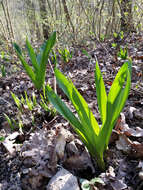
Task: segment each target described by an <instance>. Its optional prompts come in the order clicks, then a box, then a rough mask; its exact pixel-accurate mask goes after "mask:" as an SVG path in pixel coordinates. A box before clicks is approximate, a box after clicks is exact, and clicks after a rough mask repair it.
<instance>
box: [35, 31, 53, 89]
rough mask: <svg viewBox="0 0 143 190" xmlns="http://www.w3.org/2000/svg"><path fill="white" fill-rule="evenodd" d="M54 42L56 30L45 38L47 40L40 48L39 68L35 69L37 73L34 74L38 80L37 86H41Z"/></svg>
mask: <svg viewBox="0 0 143 190" xmlns="http://www.w3.org/2000/svg"><path fill="white" fill-rule="evenodd" d="M55 42H56V32H53V33H52V35H51V36H50V37H49V39H48V40H47V42H46V43H45V45H44V47H43V50H42V55H41V58H40V65H39V70H38V71H37V74H36V81H37V82H38V88H41V86H42V85H43V83H44V81H45V73H46V64H47V61H48V56H49V53H50V51H51V49H52V48H53V46H54V44H55Z"/></svg>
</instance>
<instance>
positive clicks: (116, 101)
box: [98, 61, 131, 152]
mask: <svg viewBox="0 0 143 190" xmlns="http://www.w3.org/2000/svg"><path fill="white" fill-rule="evenodd" d="M129 68H131V62H130V61H128V62H126V63H124V65H123V66H122V67H121V68H120V70H119V72H118V73H117V75H116V78H115V80H114V82H113V84H112V86H111V88H110V91H109V95H108V98H107V110H106V111H107V119H106V121H105V123H104V125H102V128H101V132H100V134H99V139H98V140H99V144H98V145H99V147H98V148H100V150H101V151H102V152H104V150H105V149H106V148H107V146H108V143H109V140H110V136H111V133H112V129H113V127H114V125H115V123H116V121H117V119H118V117H119V115H120V112H121V111H122V109H123V108H124V105H125V102H126V100H127V97H128V95H129V91H130V86H131V70H130V69H129ZM102 139H104V143H103V142H102Z"/></svg>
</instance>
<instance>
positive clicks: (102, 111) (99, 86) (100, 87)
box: [95, 63, 107, 124]
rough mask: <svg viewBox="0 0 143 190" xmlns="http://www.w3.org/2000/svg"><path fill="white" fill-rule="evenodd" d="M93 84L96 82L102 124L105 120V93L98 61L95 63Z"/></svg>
mask: <svg viewBox="0 0 143 190" xmlns="http://www.w3.org/2000/svg"><path fill="white" fill-rule="evenodd" d="M95 84H96V95H97V102H98V107H99V111H100V116H101V121H102V124H103V123H104V122H105V120H106V104H107V94H106V90H105V85H104V81H103V78H102V74H101V71H100V68H99V65H98V63H96V69H95Z"/></svg>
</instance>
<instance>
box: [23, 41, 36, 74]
mask: <svg viewBox="0 0 143 190" xmlns="http://www.w3.org/2000/svg"><path fill="white" fill-rule="evenodd" d="M26 47H27V50H28V54H29V57H30V60H31V62H32V65H33V67H34V69H35V72H37V71H38V69H39V67H38V63H37V59H36V54H35V52H34V49H33V48H32V46H31V44H30V42H29V41H28V38H26Z"/></svg>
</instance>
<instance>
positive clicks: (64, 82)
mask: <svg viewBox="0 0 143 190" xmlns="http://www.w3.org/2000/svg"><path fill="white" fill-rule="evenodd" d="M55 75H56V78H57V83H58V84H59V86H60V88H61V89H62V90H63V91H64V93H65V94H66V95H67V97H68V98H69V99H70V100H71V102H72V104H73V106H74V107H75V109H76V111H77V113H78V116H79V119H80V121H81V123H82V125H83V127H86V128H85V129H84V131H86V132H87V133H88V136H89V137H90V138H92V137H94V139H95V137H96V136H97V135H98V134H99V131H100V128H99V126H98V123H97V121H96V119H95V117H94V115H93V113H92V112H91V110H90V108H89V107H88V104H87V103H86V101H85V100H84V98H83V97H82V96H81V94H80V93H79V92H78V90H77V89H76V88H75V86H74V85H73V83H72V82H71V81H70V80H68V79H67V78H66V77H65V76H64V75H63V74H62V73H61V72H60V71H59V70H58V69H55Z"/></svg>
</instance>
